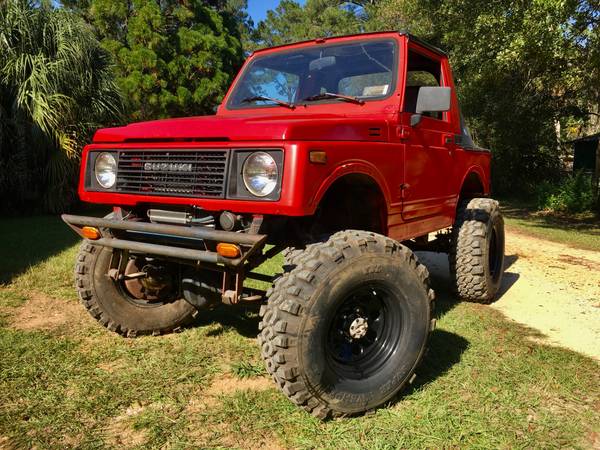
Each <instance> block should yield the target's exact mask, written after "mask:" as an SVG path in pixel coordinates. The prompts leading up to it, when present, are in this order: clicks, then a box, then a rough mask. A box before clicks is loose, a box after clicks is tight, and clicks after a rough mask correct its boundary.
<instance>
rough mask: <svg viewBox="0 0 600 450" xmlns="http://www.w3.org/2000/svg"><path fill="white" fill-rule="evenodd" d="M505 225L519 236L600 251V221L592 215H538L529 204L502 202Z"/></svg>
mask: <svg viewBox="0 0 600 450" xmlns="http://www.w3.org/2000/svg"><path fill="white" fill-rule="evenodd" d="M501 206H502V212H503V214H504V220H505V222H506V223H507V224H508V225H509V227H511V228H512V229H513V230H516V231H518V232H521V233H524V234H528V235H532V236H534V237H539V238H542V239H548V240H550V241H554V242H560V243H562V244H566V245H569V246H571V247H575V248H581V249H584V250H594V251H600V219H599V218H598V217H597V216H594V215H593V214H591V213H583V214H575V215H562V214H552V213H544V212H538V211H535V208H533V207H531V205H530V204H528V203H526V202H522V201H521V202H519V201H510V200H504V201H501Z"/></svg>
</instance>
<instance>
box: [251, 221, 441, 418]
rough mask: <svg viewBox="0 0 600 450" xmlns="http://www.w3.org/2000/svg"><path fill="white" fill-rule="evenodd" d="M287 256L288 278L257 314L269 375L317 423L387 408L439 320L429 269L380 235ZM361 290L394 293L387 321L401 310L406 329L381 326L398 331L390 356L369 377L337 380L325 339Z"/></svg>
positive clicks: (351, 236) (344, 235)
mask: <svg viewBox="0 0 600 450" xmlns="http://www.w3.org/2000/svg"><path fill="white" fill-rule="evenodd" d="M284 256H286V263H285V265H284V270H285V273H284V274H283V275H282V276H281V277H279V278H278V279H277V280H275V283H274V285H273V287H272V288H271V289H270V290H269V292H268V293H267V298H268V301H267V303H266V304H265V305H263V306H262V307H261V310H260V316H261V322H260V324H259V328H260V330H261V331H260V334H259V336H258V341H259V344H260V347H261V354H262V357H263V359H264V361H265V365H266V367H267V371H268V372H269V373H270V374H271V376H272V377H273V379H274V381H275V382H276V384H277V386H278V387H279V388H280V389H281V390H282V391H283V393H284V394H285V395H286V396H287V397H288V398H290V400H291V401H292V402H294V403H295V404H296V405H298V406H300V407H302V408H304V409H305V410H306V411H308V412H309V413H311V414H313V415H314V416H316V417H318V418H320V419H327V418H332V417H340V416H351V415H356V414H360V413H364V412H366V411H369V410H372V409H375V408H377V407H379V406H381V405H383V404H385V403H386V402H388V401H389V400H391V399H392V398H393V397H394V396H395V395H396V394H397V393H398V392H399V391H400V390H401V389H402V388H403V387H404V386H405V385H406V384H407V383H409V382H412V380H413V379H414V376H413V375H414V371H415V368H416V367H417V365H418V364H419V362H420V361H421V358H422V357H423V354H424V353H425V349H426V344H427V339H428V336H429V333H430V332H431V331H432V330H433V328H434V326H435V319H433V309H434V304H433V299H434V293H433V290H432V289H430V287H429V274H428V271H427V269H426V268H425V266H423V265H422V264H420V263H419V262H418V260H417V259H416V257H415V255H414V254H413V253H412V252H411V251H410V250H409V249H408V248H406V247H404V246H402V245H401V244H399V243H398V242H396V241H394V240H392V239H389V238H386V237H384V236H381V235H378V234H375V233H370V232H364V231H343V232H338V233H336V234H334V235H333V236H331V238H330V239H329V240H328V241H327V242H320V243H316V244H310V245H308V246H307V247H306V249H304V251H301V252H298V251H296V250H294V251H293V252H290V253H289V254H287V255H284ZM364 286H368V287H367V289H371V287H373V286H381V288H382V289H387V290H388V291H386V292H390V293H391V295H390V298H391V300H389V304H390V305H391V306H390V307H389V309H384V310H383V311H384V312H385V315H386V317H384V319H383V323H384V324H385V323H386V321H388V318H387V317H393V316H394V314H396V313H395V312H394V311H396V312H397V311H401V316H400V317H401V322H400V323H401V327H391V328H390V327H389V326H388V325H382V328H383V329H385V327H386V326H387V327H388V329H392V330H394V331H393V332H391V335H393V336H394V337H393V338H392V339H391V341H385V342H393V346H394V347H393V351H392V353H390V354H392V355H393V356H389V357H388V358H387V359H385V360H383V362H381V363H377V365H376V369H374V370H372V371H370V372H368V374H367V375H366V376H363V374H365V373H367V372H361V371H359V372H358V375H357V374H356V373H354V372H353V373H351V374H349V375H346V373H347V372H345V371H344V372H343V374H342V375H340V373H341V372H340V370H341V369H339V366H338V365H336V364H338V363H335V362H332V361H333V359H332V357H331V352H329V351H328V349H329V348H330V347H329V342H330V341H329V340H328V339H329V338H328V336H330V335H331V334H330V333H331V330H332V329H333V324H335V323H337V322H336V320H337V319H336V317H337V315H338V313H339V309H340V308H341V307H342V306H343V305H344V304H345V302H346V301H347V300H346V299H348V298H354V293H355V292H357V291H356V290H357V289H362V288H364ZM369 301H372V300H369ZM388 323H389V324H393V323H394V322H393V319H389V322H388ZM396 323H398V322H396ZM385 336H389V334H386V335H385ZM386 339H387V338H386ZM382 341H383V339H382ZM375 342H377V341H375ZM386 351H387V350H386ZM365 354H366V355H367V356H368V355H370V353H365ZM361 355H362V354H361ZM360 357H362V356H360ZM344 370H345V369H344ZM352 370H354V369H352Z"/></svg>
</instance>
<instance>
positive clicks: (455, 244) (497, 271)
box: [448, 198, 504, 303]
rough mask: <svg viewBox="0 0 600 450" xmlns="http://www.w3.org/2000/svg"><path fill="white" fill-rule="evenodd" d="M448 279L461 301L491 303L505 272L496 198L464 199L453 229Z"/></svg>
mask: <svg viewBox="0 0 600 450" xmlns="http://www.w3.org/2000/svg"><path fill="white" fill-rule="evenodd" d="M448 259H449V266H450V278H451V281H452V286H453V288H454V291H455V292H456V293H457V294H458V296H459V297H460V298H461V299H462V300H467V301H471V302H476V303H490V302H491V301H492V300H493V299H494V298H495V296H496V294H497V293H498V289H499V288H500V284H501V283H502V274H503V272H504V220H503V218H502V214H501V213H500V207H499V204H498V202H497V201H496V200H493V199H491V198H474V199H471V200H465V201H463V202H462V203H461V204H460V205H459V208H458V211H457V214H456V222H455V224H454V226H453V228H452V234H451V244H450V252H449V254H448Z"/></svg>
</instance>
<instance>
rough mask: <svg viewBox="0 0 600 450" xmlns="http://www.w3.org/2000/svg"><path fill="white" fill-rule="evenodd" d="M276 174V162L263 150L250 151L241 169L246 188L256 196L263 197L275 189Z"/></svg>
mask: <svg viewBox="0 0 600 450" xmlns="http://www.w3.org/2000/svg"><path fill="white" fill-rule="evenodd" d="M278 175H279V171H278V169H277V163H276V162H275V160H274V159H273V157H272V156H271V155H269V154H268V153H265V152H256V153H252V154H251V155H250V156H248V158H246V161H245V162H244V168H243V169H242V178H243V179H244V184H245V185H246V189H248V190H249V191H250V192H251V193H252V194H253V195H256V196H257V197H265V196H267V195H269V194H270V193H271V192H273V191H274V190H275V187H276V186H277V179H278Z"/></svg>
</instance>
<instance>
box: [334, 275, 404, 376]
mask: <svg viewBox="0 0 600 450" xmlns="http://www.w3.org/2000/svg"><path fill="white" fill-rule="evenodd" d="M393 296H394V294H393V292H391V291H390V290H389V289H387V287H386V286H385V285H384V284H381V283H374V282H371V283H367V284H365V285H364V286H362V287H359V288H358V289H357V290H356V291H355V292H353V293H352V294H350V296H349V297H348V298H345V299H343V300H342V303H341V304H340V306H339V308H338V310H337V311H336V312H335V314H334V316H333V320H332V321H331V326H330V329H329V334H328V338H327V343H326V346H327V355H328V357H329V359H330V363H331V366H332V368H334V370H335V371H336V372H337V373H338V374H339V376H340V378H348V379H355V380H361V379H363V378H364V377H368V376H371V375H373V374H374V373H376V372H378V371H379V370H381V368H382V366H384V365H385V364H386V363H387V362H388V360H389V359H390V357H391V356H392V355H393V353H394V351H395V350H396V348H397V347H398V341H399V339H400V336H401V333H402V316H403V314H402V308H401V304H400V303H399V302H398V301H396V299H394V298H393Z"/></svg>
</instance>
